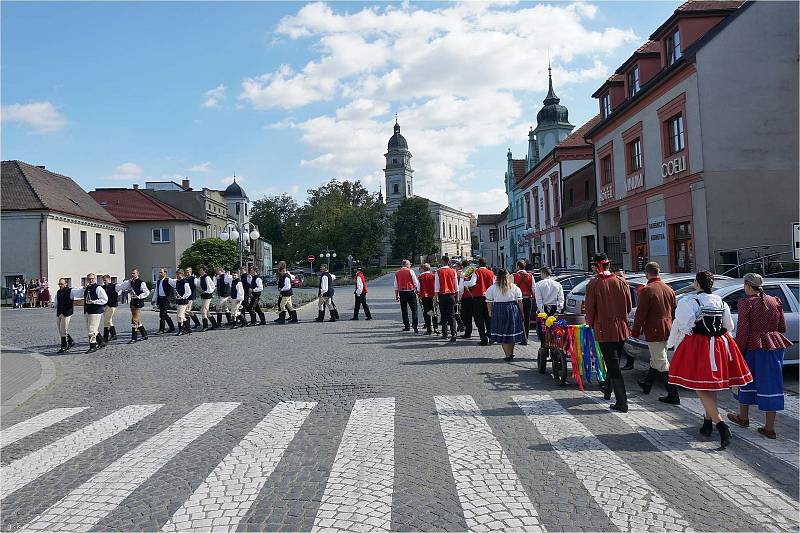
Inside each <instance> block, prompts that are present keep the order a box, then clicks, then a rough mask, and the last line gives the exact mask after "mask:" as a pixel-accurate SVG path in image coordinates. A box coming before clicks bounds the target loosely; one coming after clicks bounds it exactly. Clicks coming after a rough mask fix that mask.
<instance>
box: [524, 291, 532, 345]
mask: <svg viewBox="0 0 800 533" xmlns="http://www.w3.org/2000/svg"><path fill="white" fill-rule="evenodd" d="M531 311H533V298H523V299H522V321H523V325H524V326H525V338H526V339H527V338H528V337H529V336H530V331H531Z"/></svg>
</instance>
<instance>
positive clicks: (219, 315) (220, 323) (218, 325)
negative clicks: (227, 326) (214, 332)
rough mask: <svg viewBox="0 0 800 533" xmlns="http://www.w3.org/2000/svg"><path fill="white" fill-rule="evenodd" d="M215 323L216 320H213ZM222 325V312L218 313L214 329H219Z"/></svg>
mask: <svg viewBox="0 0 800 533" xmlns="http://www.w3.org/2000/svg"><path fill="white" fill-rule="evenodd" d="M212 324H214V322H212ZM221 325H222V313H217V323H216V324H214V329H217V328H218V327H220V326H221Z"/></svg>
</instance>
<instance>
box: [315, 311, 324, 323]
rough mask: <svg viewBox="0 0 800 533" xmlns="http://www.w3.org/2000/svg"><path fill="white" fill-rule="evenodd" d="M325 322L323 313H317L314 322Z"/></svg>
mask: <svg viewBox="0 0 800 533" xmlns="http://www.w3.org/2000/svg"><path fill="white" fill-rule="evenodd" d="M324 320H325V311H322V310H320V311H317V318H315V319H314V322H323V321H324Z"/></svg>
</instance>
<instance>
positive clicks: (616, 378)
mask: <svg viewBox="0 0 800 533" xmlns="http://www.w3.org/2000/svg"><path fill="white" fill-rule="evenodd" d="M624 346H625V342H623V341H620V342H601V343H600V350H601V351H602V352H603V359H604V360H605V362H606V388H610V389H611V390H613V391H614V397H615V400H616V401H617V403H618V404H620V405H622V404H625V405H627V403H628V395H627V393H626V392H625V380H624V379H623V378H622V372H621V371H620V369H619V360H620V357H622V354H623V347H624Z"/></svg>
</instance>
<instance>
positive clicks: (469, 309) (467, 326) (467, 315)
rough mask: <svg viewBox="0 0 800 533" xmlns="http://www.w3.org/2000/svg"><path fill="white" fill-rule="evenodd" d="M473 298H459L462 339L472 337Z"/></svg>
mask: <svg viewBox="0 0 800 533" xmlns="http://www.w3.org/2000/svg"><path fill="white" fill-rule="evenodd" d="M474 302H475V298H472V297H469V298H461V321H462V322H463V323H464V337H471V336H472V316H473V314H474V313H475V308H474V306H475V303H474Z"/></svg>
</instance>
